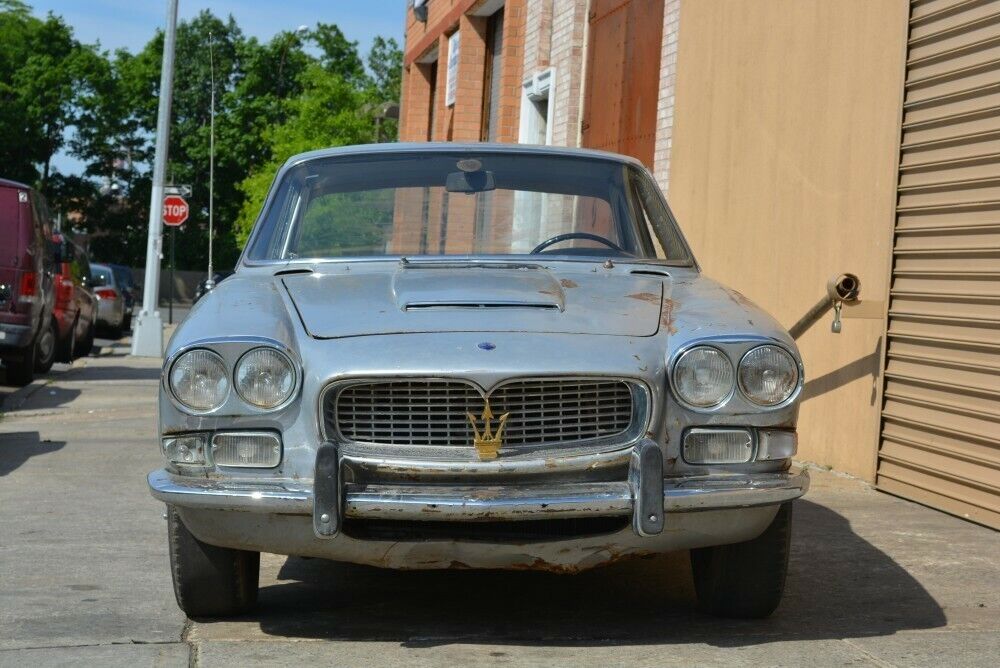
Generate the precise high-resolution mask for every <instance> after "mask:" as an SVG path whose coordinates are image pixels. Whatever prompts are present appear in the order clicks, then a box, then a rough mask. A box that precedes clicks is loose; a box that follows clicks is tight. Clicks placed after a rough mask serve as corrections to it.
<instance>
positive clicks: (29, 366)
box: [4, 344, 35, 387]
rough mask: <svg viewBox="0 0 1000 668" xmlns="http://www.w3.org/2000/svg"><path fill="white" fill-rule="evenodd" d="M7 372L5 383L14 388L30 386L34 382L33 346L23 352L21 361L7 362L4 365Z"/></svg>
mask: <svg viewBox="0 0 1000 668" xmlns="http://www.w3.org/2000/svg"><path fill="white" fill-rule="evenodd" d="M4 367H5V369H6V371H7V383H8V384H9V385H14V386H16V387H24V386H25V385H31V383H32V381H33V380H35V344H31V345H30V346H28V347H27V349H25V351H24V355H23V357H21V359H13V360H7V361H6V362H5V363H4Z"/></svg>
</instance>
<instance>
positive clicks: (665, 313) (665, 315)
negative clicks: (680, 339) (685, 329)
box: [660, 298, 677, 334]
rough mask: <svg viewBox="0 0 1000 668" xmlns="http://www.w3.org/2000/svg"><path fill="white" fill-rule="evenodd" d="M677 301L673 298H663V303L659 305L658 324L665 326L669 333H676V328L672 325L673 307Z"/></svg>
mask: <svg viewBox="0 0 1000 668" xmlns="http://www.w3.org/2000/svg"><path fill="white" fill-rule="evenodd" d="M675 306H677V303H676V302H675V301H674V300H673V299H669V298H667V299H664V300H663V305H662V306H661V307H660V324H661V325H663V326H664V327H666V328H667V331H668V332H670V333H671V334H676V333H677V328H676V327H674V307H675Z"/></svg>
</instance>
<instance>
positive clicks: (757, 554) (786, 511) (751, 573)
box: [691, 502, 792, 619]
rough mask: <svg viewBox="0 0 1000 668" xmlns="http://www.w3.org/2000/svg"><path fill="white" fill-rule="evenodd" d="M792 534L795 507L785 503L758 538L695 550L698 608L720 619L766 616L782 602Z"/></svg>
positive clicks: (693, 568) (695, 581)
mask: <svg viewBox="0 0 1000 668" xmlns="http://www.w3.org/2000/svg"><path fill="white" fill-rule="evenodd" d="M791 536H792V503H791V502H788V503H783V504H782V505H781V507H780V508H778V514H777V515H775V517H774V520H773V521H772V522H771V524H770V526H768V527H767V529H766V530H765V531H764V533H762V534H761V535H760V536H758V537H757V538H754V539H753V540H748V541H746V542H743V543H735V544H733V545H717V546H714V547H703V548H698V549H694V550H691V570H692V572H693V574H694V586H695V590H696V591H697V592H698V604H699V607H700V608H701V609H702V610H703V611H704V612H707V613H710V614H713V615H718V616H720V617H739V618H745V619H758V618H761V617H767V616H768V615H770V614H771V613H772V612H774V610H775V608H777V607H778V603H779V602H780V601H781V594H782V592H783V591H784V588H785V573H786V572H787V571H788V551H789V546H790V545H791Z"/></svg>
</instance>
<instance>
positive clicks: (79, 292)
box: [52, 234, 97, 362]
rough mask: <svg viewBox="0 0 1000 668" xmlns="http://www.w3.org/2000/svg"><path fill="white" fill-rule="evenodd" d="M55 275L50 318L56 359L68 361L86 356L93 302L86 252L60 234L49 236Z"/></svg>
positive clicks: (92, 323) (94, 326)
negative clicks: (54, 332) (54, 330)
mask: <svg viewBox="0 0 1000 668" xmlns="http://www.w3.org/2000/svg"><path fill="white" fill-rule="evenodd" d="M52 243H53V245H54V247H55V256H56V266H57V268H58V273H57V274H56V277H55V282H56V305H55V309H54V311H53V318H54V319H55V321H56V326H57V329H58V331H59V341H58V343H57V344H56V359H58V360H59V361H60V362H72V361H73V360H74V359H76V358H77V357H84V356H86V355H89V354H90V351H91V350H93V348H94V331H95V330H96V329H97V300H96V299H95V297H94V292H93V286H92V285H91V284H92V282H93V280H92V279H91V276H90V260H89V259H88V257H87V253H86V251H84V250H83V249H82V248H80V247H79V246H78V245H76V244H75V243H73V241H72V240H71V239H69V238H68V237H67V236H66V235H64V234H54V235H52Z"/></svg>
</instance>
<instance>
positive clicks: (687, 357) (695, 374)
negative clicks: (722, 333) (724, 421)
mask: <svg viewBox="0 0 1000 668" xmlns="http://www.w3.org/2000/svg"><path fill="white" fill-rule="evenodd" d="M733 376H734V373H733V364H732V362H730V361H729V358H728V357H726V355H725V353H723V352H722V351H720V350H716V349H715V348H709V347H708V346H698V347H697V348H692V349H691V350H688V351H687V352H685V353H684V354H683V355H681V356H680V357H679V358H678V359H677V363H676V364H674V389H675V390H676V391H677V395H678V396H679V397H680V398H681V400H683V401H684V402H686V403H688V404H691V405H692V406H697V407H699V408H708V407H710V406H716V405H718V404H720V403H722V402H723V401H724V400H725V399H726V397H728V396H729V394H730V393H731V392H732V391H733V383H734V378H733Z"/></svg>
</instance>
